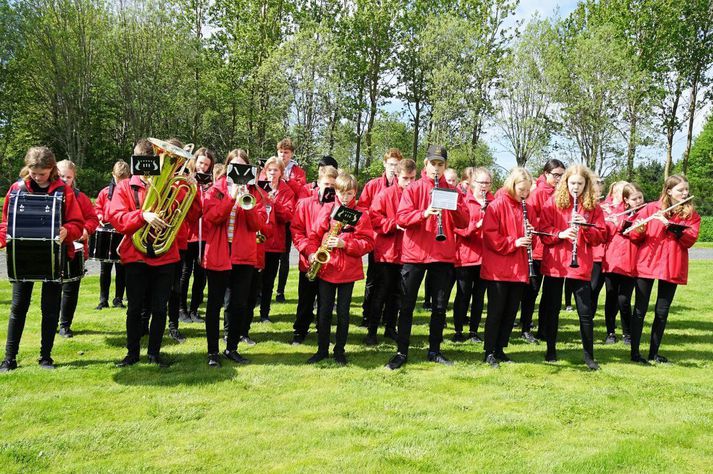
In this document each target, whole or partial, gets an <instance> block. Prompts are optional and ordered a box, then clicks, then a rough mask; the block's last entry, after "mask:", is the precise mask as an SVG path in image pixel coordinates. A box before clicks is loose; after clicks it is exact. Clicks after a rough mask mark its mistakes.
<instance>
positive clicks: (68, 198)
mask: <svg viewBox="0 0 713 474" xmlns="http://www.w3.org/2000/svg"><path fill="white" fill-rule="evenodd" d="M64 193H65V194H64V195H65V197H64V216H63V217H64V222H62V227H64V228H65V229H67V237H66V239H65V241H67V242H74V241H75V240H78V239H79V238H80V237H81V236H82V233H83V232H84V217H83V215H82V208H81V207H80V206H79V203H78V202H77V198H76V197H75V196H74V190H72V189H71V188H70V187H69V186H65V189H64Z"/></svg>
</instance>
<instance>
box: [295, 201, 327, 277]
mask: <svg viewBox="0 0 713 474" xmlns="http://www.w3.org/2000/svg"><path fill="white" fill-rule="evenodd" d="M322 207H323V204H322V203H321V202H320V201H319V197H318V196H310V197H308V198H305V199H302V200H301V201H300V202H298V203H297V209H296V210H295V214H294V215H293V216H292V222H291V223H290V230H291V232H292V243H293V244H294V245H295V248H296V249H297V251H298V252H299V254H300V263H299V267H300V271H301V272H306V271H307V270H309V261H308V260H307V258H308V257H309V255H310V254H309V253H308V249H309V248H310V245H309V240H310V234H311V233H312V228H313V227H314V223H315V221H316V220H317V216H318V215H319V212H320V211H321V210H322Z"/></svg>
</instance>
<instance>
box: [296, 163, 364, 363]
mask: <svg viewBox="0 0 713 474" xmlns="http://www.w3.org/2000/svg"><path fill="white" fill-rule="evenodd" d="M357 186H358V185H357V180H356V178H355V177H354V176H352V175H351V174H347V173H343V172H342V173H340V174H339V176H337V179H336V181H335V183H334V189H335V190H336V195H337V196H336V199H335V201H334V202H333V203H330V204H325V205H324V206H323V207H322V209H321V210H320V211H319V215H318V216H317V219H316V220H315V222H314V224H313V227H312V233H311V235H310V237H309V239H310V243H309V249H308V252H309V261H310V263H311V262H312V261H313V260H314V254H315V252H316V251H317V249H318V248H319V247H320V246H321V245H325V246H326V247H327V248H328V249H329V250H330V259H329V262H328V263H326V264H324V265H323V266H322V268H321V269H320V271H319V273H318V274H317V277H318V285H319V297H318V298H317V314H318V315H319V330H318V331H317V341H318V344H317V352H316V353H315V354H314V355H313V356H312V357H310V358H309V359H308V360H307V363H309V364H315V363H317V362H319V361H321V360H323V359H326V358H327V357H328V356H329V339H330V333H331V332H332V312H333V309H334V300H335V296H336V300H337V332H336V339H335V344H334V361H335V362H336V363H337V364H339V365H346V363H347V358H346V355H345V354H344V346H345V345H346V343H347V336H348V335H349V305H350V304H351V301H352V290H353V289H354V282H355V281H357V280H361V279H362V278H364V270H363V268H362V257H363V256H364V255H366V254H367V253H368V252H370V251H371V250H372V249H373V247H374V239H373V237H372V236H373V230H372V228H371V219H370V218H369V212H368V211H362V216H361V218H360V219H359V221H358V222H357V224H356V225H355V226H351V225H345V226H344V227H342V228H341V230H340V232H339V233H338V234H337V235H333V232H332V229H333V226H334V225H335V224H334V222H332V211H333V210H334V209H335V208H336V207H339V206H342V205H343V206H346V207H351V208H354V207H355V206H356V195H357Z"/></svg>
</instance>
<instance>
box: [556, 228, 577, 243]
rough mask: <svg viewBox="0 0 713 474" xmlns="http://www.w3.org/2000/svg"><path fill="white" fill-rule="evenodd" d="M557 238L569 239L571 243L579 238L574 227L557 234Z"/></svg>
mask: <svg viewBox="0 0 713 474" xmlns="http://www.w3.org/2000/svg"><path fill="white" fill-rule="evenodd" d="M557 236H558V237H559V238H560V239H562V240H565V239H569V240H571V241H574V239H575V238H576V237H577V231H576V230H575V229H574V227H567V228H566V229H565V230H563V231H562V232H560V233H559V234H557Z"/></svg>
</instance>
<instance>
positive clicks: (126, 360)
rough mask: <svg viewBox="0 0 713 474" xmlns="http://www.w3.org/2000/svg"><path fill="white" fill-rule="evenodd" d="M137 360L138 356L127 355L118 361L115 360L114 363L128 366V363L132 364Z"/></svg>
mask: <svg viewBox="0 0 713 474" xmlns="http://www.w3.org/2000/svg"><path fill="white" fill-rule="evenodd" d="M138 361H139V358H138V357H137V356H130V355H127V356H126V357H124V358H123V359H121V360H120V361H119V362H117V363H116V364H115V365H116V366H117V367H128V366H130V365H134V364H136V363H137V362H138Z"/></svg>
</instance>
